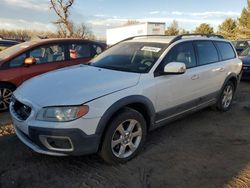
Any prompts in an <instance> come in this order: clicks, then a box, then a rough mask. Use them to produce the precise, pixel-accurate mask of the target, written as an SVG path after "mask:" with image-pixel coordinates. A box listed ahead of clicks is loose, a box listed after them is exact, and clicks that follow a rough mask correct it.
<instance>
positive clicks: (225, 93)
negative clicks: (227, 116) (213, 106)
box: [217, 81, 235, 112]
mask: <svg viewBox="0 0 250 188" xmlns="http://www.w3.org/2000/svg"><path fill="white" fill-rule="evenodd" d="M234 93H235V86H234V84H233V83H232V82H231V81H229V82H227V83H226V85H225V86H224V87H223V89H222V92H221V95H220V98H219V100H218V102H217V109H218V110H219V111H222V112H226V111H228V110H230V108H231V107H232V104H233V98H234Z"/></svg>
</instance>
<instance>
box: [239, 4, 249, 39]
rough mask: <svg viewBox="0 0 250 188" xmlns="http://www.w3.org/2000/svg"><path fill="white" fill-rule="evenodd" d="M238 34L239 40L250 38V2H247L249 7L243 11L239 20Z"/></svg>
mask: <svg viewBox="0 0 250 188" xmlns="http://www.w3.org/2000/svg"><path fill="white" fill-rule="evenodd" d="M237 34H238V37H239V38H249V37H250V0H247V7H245V8H244V9H243V10H242V12H241V16H240V18H239V19H238V29H237Z"/></svg>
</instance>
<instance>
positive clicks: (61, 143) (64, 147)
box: [39, 135, 73, 152]
mask: <svg viewBox="0 0 250 188" xmlns="http://www.w3.org/2000/svg"><path fill="white" fill-rule="evenodd" d="M39 137H40V140H41V142H42V144H43V145H44V146H45V147H46V148H48V149H49V150H54V151H65V152H67V151H73V144H72V142H71V139H70V138H69V137H61V136H44V135H40V136H39Z"/></svg>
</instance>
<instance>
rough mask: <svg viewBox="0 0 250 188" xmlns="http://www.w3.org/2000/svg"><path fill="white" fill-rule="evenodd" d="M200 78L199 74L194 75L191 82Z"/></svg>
mask: <svg viewBox="0 0 250 188" xmlns="http://www.w3.org/2000/svg"><path fill="white" fill-rule="evenodd" d="M199 78H200V76H199V75H198V74H195V75H193V76H192V77H191V80H197V79H199Z"/></svg>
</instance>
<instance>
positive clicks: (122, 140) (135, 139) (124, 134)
mask: <svg viewBox="0 0 250 188" xmlns="http://www.w3.org/2000/svg"><path fill="white" fill-rule="evenodd" d="M107 126H109V127H108V129H107V131H106V134H105V137H104V140H103V144H102V147H101V152H100V154H101V157H102V158H103V159H104V161H106V162H107V163H110V164H117V163H125V162H127V161H129V160H131V159H132V158H133V157H135V156H136V155H137V154H138V152H139V151H140V150H141V149H142V146H143V144H144V142H145V139H146V133H147V128H146V122H145V119H144V117H143V116H142V115H141V114H140V113H139V112H138V111H136V110H133V109H130V108H124V109H122V110H121V111H120V112H119V113H118V115H117V116H116V117H115V118H114V119H113V120H111V122H110V123H109V124H108V125H107Z"/></svg>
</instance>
